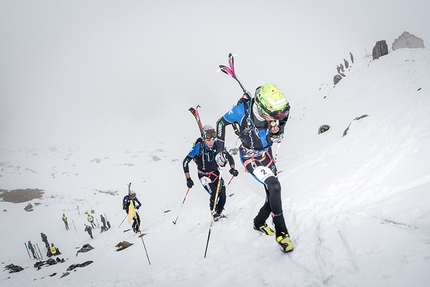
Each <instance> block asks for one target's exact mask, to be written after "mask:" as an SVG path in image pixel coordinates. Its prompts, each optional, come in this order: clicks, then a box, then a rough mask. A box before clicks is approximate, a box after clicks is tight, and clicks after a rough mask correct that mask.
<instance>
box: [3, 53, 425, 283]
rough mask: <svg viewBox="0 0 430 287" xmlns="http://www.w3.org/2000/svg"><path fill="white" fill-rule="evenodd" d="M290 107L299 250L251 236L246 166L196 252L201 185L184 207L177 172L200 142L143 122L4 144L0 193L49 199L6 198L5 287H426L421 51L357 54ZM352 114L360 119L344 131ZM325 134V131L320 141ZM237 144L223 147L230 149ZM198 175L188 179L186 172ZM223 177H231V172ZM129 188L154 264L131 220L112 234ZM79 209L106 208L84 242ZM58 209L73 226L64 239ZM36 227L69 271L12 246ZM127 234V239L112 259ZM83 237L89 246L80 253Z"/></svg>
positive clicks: (289, 170)
mask: <svg viewBox="0 0 430 287" xmlns="http://www.w3.org/2000/svg"><path fill="white" fill-rule="evenodd" d="M216 76H219V75H214V77H216ZM220 77H221V76H220ZM277 84H278V85H279V86H280V87H282V86H283V85H284V83H277ZM285 85H287V84H285ZM238 96H240V95H238ZM287 98H289V100H290V102H291V105H292V111H291V118H290V120H289V122H288V124H287V128H286V134H285V139H284V141H283V142H282V145H281V146H280V153H279V154H280V157H279V161H278V169H279V170H282V173H280V175H279V178H280V180H281V183H282V187H283V206H284V214H285V218H286V222H287V226H288V228H289V231H290V233H291V238H292V241H293V243H294V244H295V250H294V251H293V252H291V253H289V254H284V253H282V252H281V251H280V250H279V248H278V246H277V244H276V242H275V240H274V238H272V237H267V236H264V235H262V234H260V233H258V232H255V231H254V230H253V229H252V219H253V217H254V216H255V215H256V213H257V211H258V209H259V208H260V207H261V205H262V204H263V202H264V191H263V188H262V186H260V185H259V184H258V183H257V182H256V181H254V180H253V179H252V177H251V176H250V175H248V174H245V173H244V172H243V168H242V167H240V168H239V171H240V174H239V177H238V178H236V179H234V180H233V181H232V182H231V184H230V186H229V187H228V189H227V193H228V194H232V193H234V195H232V196H231V197H228V199H227V204H226V210H225V214H226V215H227V216H228V218H227V219H226V220H222V221H220V222H217V223H215V224H214V226H213V228H212V230H211V237H210V242H209V248H208V255H207V258H203V254H204V248H205V244H206V240H207V237H208V230H209V225H210V216H209V208H208V204H209V199H208V195H207V194H206V193H205V192H204V191H203V188H201V187H200V186H198V185H196V186H195V187H193V188H192V189H191V191H190V192H189V194H188V196H187V198H186V201H185V203H184V204H183V205H182V201H183V199H184V195H185V192H186V185H185V180H184V176H183V173H182V167H181V163H182V159H183V158H184V157H185V155H186V154H187V152H188V150H189V148H191V144H192V142H193V140H194V139H195V138H196V136H197V134H196V131H197V129H196V126H195V124H194V123H192V122H193V119H192V116H191V115H190V114H189V113H188V111H186V110H185V111H183V112H182V113H181V116H180V117H179V118H178V121H180V122H181V123H184V124H183V125H175V128H171V125H167V126H165V127H164V126H161V127H160V125H164V123H163V122H160V125H154V124H153V122H146V123H141V124H136V125H134V126H133V125H131V126H129V128H130V130H128V131H125V130H121V129H115V130H112V131H111V133H110V134H109V135H106V136H104V137H101V136H98V137H96V136H94V137H93V138H90V137H85V138H83V137H82V138H74V139H73V141H71V140H69V141H64V142H62V143H55V144H50V143H46V144H44V145H43V144H42V145H33V146H31V145H30V146H26V147H24V146H23V147H15V148H9V147H2V148H1V149H0V156H1V157H0V158H1V161H0V162H1V175H2V177H1V183H0V188H1V189H8V190H10V189H17V188H41V189H44V191H45V194H44V197H43V199H41V200H34V201H32V203H33V205H34V203H36V202H38V203H40V205H37V206H35V209H34V211H33V212H26V211H24V207H25V206H26V205H27V204H28V203H20V204H12V203H7V202H0V206H1V210H2V215H1V220H0V228H1V230H2V231H3V232H2V235H1V242H2V247H1V252H0V260H1V262H2V264H4V265H7V264H10V263H13V264H16V265H20V266H23V267H25V270H24V271H22V272H19V273H15V274H9V273H7V272H6V271H5V272H3V273H2V276H1V283H0V285H1V286H199V285H201V286H264V285H268V286H427V285H428V282H430V275H429V274H428V265H429V260H430V197H429V196H428V190H429V187H430V163H429V161H428V158H429V156H430V147H429V146H430V145H429V142H430V50H429V49H411V50H398V51H396V52H392V53H390V54H389V55H387V56H384V57H382V58H380V59H379V60H376V61H372V60H371V59H369V58H364V59H362V60H360V61H358V62H356V63H355V64H354V65H353V66H352V68H351V69H350V71H348V72H347V73H346V78H344V79H342V81H341V82H340V83H339V84H338V85H337V86H336V87H333V86H332V84H331V83H327V84H325V85H323V86H322V87H321V88H320V89H319V90H317V91H315V92H312V93H310V94H308V95H307V96H305V97H298V96H296V97H293V96H292V97H288V95H287ZM231 103H232V104H233V103H234V99H232V101H231ZM194 104H195V103H190V106H193V105H194ZM225 111H226V110H219V111H218V114H219V116H221V114H222V113H223V112H225ZM212 112H213V111H212ZM201 113H202V118H203V121H204V120H205V118H209V117H206V116H205V109H204V108H203V109H202V110H201ZM362 115H368V116H367V117H364V118H362V119H360V120H355V121H353V119H354V118H356V117H359V116H362ZM351 122H352V123H351ZM350 123H351V125H350V128H349V130H348V133H347V135H346V136H344V137H343V136H342V135H343V133H344V130H345V129H346V128H347V127H348V125H349V124H350ZM212 124H214V123H212ZM323 124H327V125H330V126H331V128H330V130H329V131H327V132H326V133H323V134H319V135H318V133H317V132H318V128H319V127H320V126H321V125H323ZM192 125H194V126H192ZM181 126H183V127H184V129H186V130H181V128H179V127H181ZM188 127H189V128H188ZM166 131H167V132H166ZM131 134H132V136H130V135H131ZM232 138H233V139H232V140H230V142H228V147H229V148H231V147H234V145H235V144H236V142H235V140H234V137H232ZM236 161H237V162H238V163H239V160H238V159H237V158H236ZM192 173H193V177H194V179H196V176H195V167H194V166H193V167H192ZM224 178H225V179H226V180H229V179H230V175H228V172H227V171H225V172H224ZM128 182H133V184H132V188H133V189H134V190H135V191H136V192H137V194H138V197H139V198H140V199H141V201H142V202H143V206H142V208H141V209H140V215H141V218H142V229H143V231H144V232H147V233H148V235H146V236H144V237H143V238H144V242H145V245H146V247H147V250H148V254H149V258H150V260H151V263H152V264H151V265H149V264H148V260H147V257H146V255H145V252H144V249H143V245H142V242H141V240H140V239H139V238H138V237H137V236H136V235H134V234H132V233H131V232H125V233H124V232H123V230H124V229H127V228H129V224H128V222H127V220H125V221H124V223H122V225H121V226H120V228H118V226H119V225H120V223H121V221H122V220H123V219H124V216H125V213H124V212H123V211H122V210H121V199H122V197H123V195H125V193H126V190H127V183H128ZM77 207H79V212H80V215H79V214H78V210H77ZM87 210H94V211H95V216H96V218H99V216H100V214H104V213H106V214H107V215H108V218H109V220H110V222H111V224H112V227H113V228H111V229H110V230H109V231H108V232H106V233H101V234H100V231H99V229H97V230H95V232H94V235H95V236H94V239H93V240H91V239H90V238H89V236H88V234H86V233H84V232H83V227H84V225H83V224H84V223H85V218H84V216H82V214H83V212H84V211H87ZM169 210H170V211H169ZM63 212H65V213H66V215H68V217H69V220H70V221H71V220H73V222H74V226H76V230H75V228H74V226H72V228H71V230H69V231H66V230H65V229H64V226H63V223H62V222H61V215H62V213H63ZM176 217H178V222H177V224H176V225H174V224H173V223H172V221H173V220H175V218H176ZM269 223H270V222H269ZM40 232H44V233H46V234H47V235H48V239H49V240H50V241H51V242H54V243H55V244H56V245H57V246H58V247H59V248H60V250H61V251H62V253H63V256H62V257H64V258H65V259H66V262H65V263H61V264H57V265H55V266H50V267H43V268H42V269H41V270H36V269H35V268H33V264H34V262H35V261H34V260H32V259H29V258H28V255H27V254H26V251H25V249H24V246H22V245H23V243H24V242H27V241H28V240H31V241H32V242H35V243H38V245H39V246H40V247H41V248H42V247H43V244H42V242H41V239H40ZM124 240H125V241H129V242H131V243H134V245H133V246H132V247H130V248H128V249H126V250H124V251H122V252H116V251H115V250H116V248H115V245H116V244H117V243H119V242H120V241H124ZM85 243H90V244H91V245H92V246H93V247H94V248H95V249H94V250H92V251H90V252H88V253H81V254H79V255H78V256H76V250H77V249H76V248H80V247H82V245H83V244H85ZM87 260H92V261H93V263H92V264H91V265H89V266H87V267H85V268H77V269H75V271H72V272H71V274H70V275H68V276H66V277H64V278H60V276H61V275H62V274H63V273H64V272H66V269H67V267H68V266H70V265H71V264H76V263H83V262H85V261H87ZM53 273H56V275H54V276H52V277H51V276H49V275H51V274H53Z"/></svg>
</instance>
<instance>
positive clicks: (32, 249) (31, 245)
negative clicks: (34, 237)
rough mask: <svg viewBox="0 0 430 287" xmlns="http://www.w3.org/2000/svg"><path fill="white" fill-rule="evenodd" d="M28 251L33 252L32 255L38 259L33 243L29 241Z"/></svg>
mask: <svg viewBox="0 0 430 287" xmlns="http://www.w3.org/2000/svg"><path fill="white" fill-rule="evenodd" d="M27 246H28V249H29V250H30V251H31V254H33V258H34V259H37V256H36V253H35V251H34V247H33V244H31V241H30V240H29V241H28V243H27Z"/></svg>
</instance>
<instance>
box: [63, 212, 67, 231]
mask: <svg viewBox="0 0 430 287" xmlns="http://www.w3.org/2000/svg"><path fill="white" fill-rule="evenodd" d="M62 219H63V222H64V226H65V227H66V230H69V223H68V222H67V216H66V214H64V213H63V217H62Z"/></svg>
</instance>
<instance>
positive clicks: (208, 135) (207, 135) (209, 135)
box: [202, 130, 216, 140]
mask: <svg viewBox="0 0 430 287" xmlns="http://www.w3.org/2000/svg"><path fill="white" fill-rule="evenodd" d="M202 136H203V139H204V140H214V139H216V132H215V131H214V130H208V131H202Z"/></svg>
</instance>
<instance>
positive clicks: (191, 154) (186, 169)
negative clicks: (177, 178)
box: [182, 143, 200, 173]
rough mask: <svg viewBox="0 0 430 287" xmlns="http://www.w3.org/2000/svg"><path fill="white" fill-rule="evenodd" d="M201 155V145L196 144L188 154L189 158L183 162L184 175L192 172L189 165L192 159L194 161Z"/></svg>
mask: <svg viewBox="0 0 430 287" xmlns="http://www.w3.org/2000/svg"><path fill="white" fill-rule="evenodd" d="M199 153H200V143H196V144H195V145H194V146H193V148H192V149H191V151H190V152H189V153H188V154H187V156H186V157H185V158H184V160H183V161H182V168H183V169H184V173H187V172H189V171H190V169H189V167H188V164H189V163H190V161H191V160H192V159H194V158H195V157H196V156H197V155H198V154H199Z"/></svg>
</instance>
